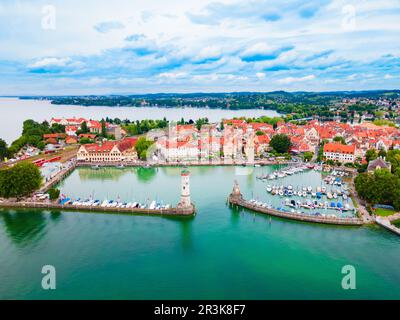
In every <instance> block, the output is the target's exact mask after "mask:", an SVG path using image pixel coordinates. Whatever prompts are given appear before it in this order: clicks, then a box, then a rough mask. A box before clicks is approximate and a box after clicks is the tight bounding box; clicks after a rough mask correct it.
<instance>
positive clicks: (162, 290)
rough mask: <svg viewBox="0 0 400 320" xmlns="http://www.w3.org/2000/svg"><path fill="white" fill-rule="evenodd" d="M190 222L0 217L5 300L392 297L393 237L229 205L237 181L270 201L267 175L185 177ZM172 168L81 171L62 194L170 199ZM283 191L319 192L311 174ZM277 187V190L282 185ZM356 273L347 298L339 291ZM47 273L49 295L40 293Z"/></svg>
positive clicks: (174, 183)
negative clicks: (51, 273)
mask: <svg viewBox="0 0 400 320" xmlns="http://www.w3.org/2000/svg"><path fill="white" fill-rule="evenodd" d="M190 170H191V172H192V176H191V189H192V190H191V191H192V200H193V202H195V204H196V207H197V215H196V216H195V217H194V218H166V217H148V216H130V215H117V214H99V213H96V214H91V213H77V212H49V211H30V210H22V211H0V243H1V246H0V249H1V251H0V265H1V269H0V298H2V299H15V298H16V299H72V298H76V299H96V298H99V299H106V298H111V299H150V298H153V299H207V298H209V299H280V298H287V299H327V298H332V299H360V298H367V299H370V298H371V299H372V298H378V299H380V298H382V299H383V298H388V299H399V298H400V269H399V265H400V238H399V237H397V236H396V235H394V234H392V233H390V232H388V231H386V230H383V229H381V228H379V227H375V226H373V227H338V226H324V225H314V224H307V223H301V222H296V221H288V220H282V219H278V218H272V219H271V220H270V218H269V217H267V216H265V215H258V214H253V213H251V212H244V211H235V210H233V209H230V208H229V207H228V206H226V204H225V201H226V197H227V195H228V194H229V193H230V191H231V189H232V184H233V181H234V180H235V179H237V180H238V181H239V183H240V186H241V189H242V191H243V193H244V195H245V196H246V197H251V196H254V197H259V198H260V199H266V200H271V201H281V200H278V199H279V197H278V198H276V200H275V199H274V200H273V199H270V197H269V196H268V195H267V194H266V191H265V186H266V183H262V182H260V181H258V180H256V178H255V176H256V175H257V174H261V173H266V172H268V171H269V170H272V168H255V171H254V172H245V168H242V167H239V168H233V167H213V168H211V167H197V168H191V169H190ZM179 172H180V170H179V169H178V168H159V169H124V170H121V169H112V168H108V169H101V170H92V169H83V168H82V169H78V170H76V171H74V172H73V173H72V175H71V176H69V177H68V178H67V179H66V180H65V181H64V182H63V183H62V185H61V189H62V192H64V193H66V194H68V195H71V196H74V197H76V196H79V197H82V198H84V197H88V196H89V195H90V194H94V197H95V198H97V199H100V200H104V198H107V199H116V198H117V197H118V196H119V197H120V198H121V199H122V200H129V201H132V200H139V201H142V202H145V201H147V200H148V199H149V200H153V199H158V200H160V201H161V200H162V201H164V202H165V203H171V204H175V203H176V202H177V201H178V200H179V187H180V176H179ZM288 179H291V180H290V181H291V182H290V183H293V184H295V183H294V182H296V183H297V184H298V183H300V184H304V185H309V184H311V185H318V184H319V183H320V176H319V173H317V172H313V171H311V172H309V173H306V174H302V175H300V176H293V177H290V178H288ZM285 183H286V182H285ZM349 264H350V265H353V266H354V267H355V268H356V271H357V277H356V281H357V282H356V284H357V289H356V290H343V289H342V287H341V280H342V276H343V275H342V274H341V268H342V267H343V266H344V265H349ZM43 265H53V266H55V268H56V271H57V289H56V290H54V291H44V290H43V289H42V288H41V279H42V274H41V272H40V271H41V268H42V266H43Z"/></svg>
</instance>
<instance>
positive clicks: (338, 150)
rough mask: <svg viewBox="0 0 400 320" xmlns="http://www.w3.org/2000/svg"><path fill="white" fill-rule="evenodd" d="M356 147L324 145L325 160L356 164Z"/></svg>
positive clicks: (335, 144) (336, 144) (333, 144)
mask: <svg viewBox="0 0 400 320" xmlns="http://www.w3.org/2000/svg"><path fill="white" fill-rule="evenodd" d="M355 154H356V146H355V145H354V144H353V145H344V144H341V143H336V142H333V143H326V144H325V145H324V153H323V155H324V158H325V159H326V160H333V161H339V162H342V163H349V162H351V163H354V161H355V159H356V156H355Z"/></svg>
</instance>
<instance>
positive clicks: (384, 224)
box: [375, 217, 400, 236]
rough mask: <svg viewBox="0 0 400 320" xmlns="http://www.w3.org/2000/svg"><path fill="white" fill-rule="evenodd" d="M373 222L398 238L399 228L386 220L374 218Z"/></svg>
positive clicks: (399, 234)
mask: <svg viewBox="0 0 400 320" xmlns="http://www.w3.org/2000/svg"><path fill="white" fill-rule="evenodd" d="M375 222H376V223H377V224H378V225H380V226H381V227H383V228H385V229H386V230H389V231H392V232H393V233H395V234H397V235H398V236H400V228H397V227H396V226H395V225H393V224H391V223H390V220H389V219H388V218H383V217H376V219H375Z"/></svg>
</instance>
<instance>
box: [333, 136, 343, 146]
mask: <svg viewBox="0 0 400 320" xmlns="http://www.w3.org/2000/svg"><path fill="white" fill-rule="evenodd" d="M333 141H335V142H340V143H341V144H346V140H344V138H343V137H342V136H336V137H334V138H333Z"/></svg>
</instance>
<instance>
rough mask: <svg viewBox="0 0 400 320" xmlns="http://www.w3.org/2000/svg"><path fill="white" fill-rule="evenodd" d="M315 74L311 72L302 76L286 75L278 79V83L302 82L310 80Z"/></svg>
mask: <svg viewBox="0 0 400 320" xmlns="http://www.w3.org/2000/svg"><path fill="white" fill-rule="evenodd" d="M314 79H315V76H314V75H313V74H310V75H308V76H304V77H298V78H296V77H287V78H283V79H279V80H278V83H281V84H290V83H294V82H304V81H310V80H314Z"/></svg>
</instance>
